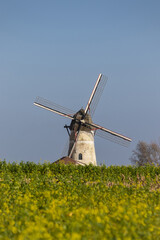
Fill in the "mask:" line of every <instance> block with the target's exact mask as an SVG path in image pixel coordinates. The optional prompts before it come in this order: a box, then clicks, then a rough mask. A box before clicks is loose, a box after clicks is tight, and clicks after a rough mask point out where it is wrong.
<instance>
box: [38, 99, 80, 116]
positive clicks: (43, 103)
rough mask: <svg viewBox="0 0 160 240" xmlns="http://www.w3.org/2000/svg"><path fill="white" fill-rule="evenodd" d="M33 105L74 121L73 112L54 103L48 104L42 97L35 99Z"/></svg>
mask: <svg viewBox="0 0 160 240" xmlns="http://www.w3.org/2000/svg"><path fill="white" fill-rule="evenodd" d="M34 105H36V106H38V107H41V108H44V109H46V110H49V111H51V112H54V113H57V114H59V115H61V116H63V117H67V118H70V119H74V118H73V115H74V113H75V112H74V111H72V110H70V109H68V108H65V107H62V106H60V105H58V104H56V103H53V102H50V101H48V100H46V99H44V98H42V97H37V98H36V100H35V102H34Z"/></svg>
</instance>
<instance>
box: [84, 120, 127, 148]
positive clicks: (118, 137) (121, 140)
mask: <svg viewBox="0 0 160 240" xmlns="http://www.w3.org/2000/svg"><path fill="white" fill-rule="evenodd" d="M84 124H85V125H86V126H88V127H92V129H93V130H94V131H95V134H96V135H97V136H99V137H102V138H105V139H107V140H109V141H111V142H115V143H118V144H120V145H123V146H126V147H127V146H128V145H129V143H130V142H131V141H132V140H131V139H130V138H128V137H126V136H124V135H122V134H119V133H116V132H113V131H111V130H109V129H107V128H104V127H101V126H99V125H97V124H94V123H93V124H90V123H87V122H85V123H84Z"/></svg>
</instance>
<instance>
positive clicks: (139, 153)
mask: <svg viewBox="0 0 160 240" xmlns="http://www.w3.org/2000/svg"><path fill="white" fill-rule="evenodd" d="M130 160H131V162H132V163H133V164H137V165H138V166H144V165H146V164H152V165H153V164H154V165H160V146H159V145H158V144H157V143H155V142H152V143H150V144H147V143H146V142H143V141H139V143H138V144H137V146H136V149H135V150H134V151H133V153H132V156H131V158H130Z"/></svg>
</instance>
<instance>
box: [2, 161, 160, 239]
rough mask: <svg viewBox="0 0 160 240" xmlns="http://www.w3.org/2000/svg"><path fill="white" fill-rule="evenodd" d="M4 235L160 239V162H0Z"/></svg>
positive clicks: (8, 237)
mask: <svg viewBox="0 0 160 240" xmlns="http://www.w3.org/2000/svg"><path fill="white" fill-rule="evenodd" d="M0 194H1V195H0V239H19V240H21V239H29V240H30V239H46V240H47V239H83V240H85V239H86V240H88V239H91V240H92V239H93V240H94V239H98V240H99V239H100V240H101V239H127V240H128V239H145V240H146V239H155V240H157V239H160V168H159V167H154V166H146V167H139V168H138V167H132V166H128V167H125V166H122V167H118V166H110V167H106V166H99V167H93V166H91V165H90V166H85V167H83V166H72V165H68V166H65V165H60V164H59V165H56V164H49V163H45V164H34V163H29V162H28V163H23V162H21V163H19V164H17V163H12V164H11V163H6V162H5V161H1V162H0Z"/></svg>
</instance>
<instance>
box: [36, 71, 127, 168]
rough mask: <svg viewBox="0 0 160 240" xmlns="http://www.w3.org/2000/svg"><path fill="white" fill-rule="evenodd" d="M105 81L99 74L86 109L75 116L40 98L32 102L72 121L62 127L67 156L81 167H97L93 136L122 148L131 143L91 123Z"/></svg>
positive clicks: (68, 110)
mask: <svg viewBox="0 0 160 240" xmlns="http://www.w3.org/2000/svg"><path fill="white" fill-rule="evenodd" d="M106 81H107V77H105V76H104V75H102V74H99V76H98V79H97V81H96V84H95V86H94V88H93V91H92V93H91V96H90V98H89V101H88V103H87V106H86V108H85V109H80V110H79V111H78V112H77V113H75V114H74V112H73V111H72V110H70V109H67V108H64V107H62V106H60V105H57V104H54V103H52V102H50V101H48V100H46V99H43V98H41V97H37V98H36V101H35V102H34V104H35V105H36V106H39V107H42V108H44V109H47V110H49V111H51V112H54V113H57V114H59V115H61V116H64V117H67V118H70V119H71V120H72V121H71V124H70V126H67V125H65V126H64V127H65V128H66V129H67V132H68V134H69V149H68V156H69V158H72V159H73V160H75V161H76V162H77V163H79V164H82V165H83V164H84V165H85V164H87V165H88V164H90V163H91V164H93V165H97V162H96V153H95V146H94V136H95V135H97V136H100V137H103V138H105V139H108V140H110V141H113V142H117V143H119V144H121V145H124V146H126V145H128V143H129V142H131V139H130V138H128V137H125V136H123V135H121V134H118V133H116V132H113V131H111V130H109V129H107V128H104V127H101V126H99V125H97V124H94V123H93V122H92V117H93V114H94V112H95V109H96V106H97V104H98V102H99V99H100V96H101V94H102V92H103V89H104V87H105V84H106Z"/></svg>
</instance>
